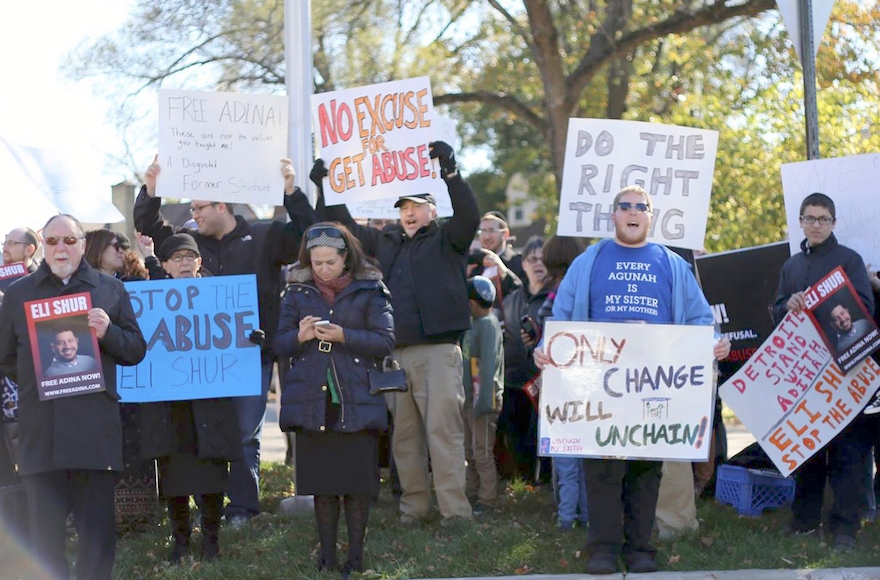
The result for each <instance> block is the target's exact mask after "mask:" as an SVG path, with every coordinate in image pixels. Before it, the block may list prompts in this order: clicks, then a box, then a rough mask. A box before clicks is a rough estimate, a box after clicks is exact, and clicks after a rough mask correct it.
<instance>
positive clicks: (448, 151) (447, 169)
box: [428, 141, 456, 178]
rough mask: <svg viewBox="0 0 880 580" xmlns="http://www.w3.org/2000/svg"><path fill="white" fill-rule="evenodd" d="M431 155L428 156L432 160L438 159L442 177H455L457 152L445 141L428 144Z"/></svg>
mask: <svg viewBox="0 0 880 580" xmlns="http://www.w3.org/2000/svg"><path fill="white" fill-rule="evenodd" d="M428 147H429V148H430V149H431V153H430V154H429V155H428V157H429V158H431V159H436V160H437V161H438V163H439V164H440V176H441V177H443V178H445V177H447V176H449V175H455V169H456V164H455V151H453V150H452V147H451V146H450V145H449V144H448V143H446V142H444V141H432V142H431V143H428Z"/></svg>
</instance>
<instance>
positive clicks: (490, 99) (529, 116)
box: [434, 91, 545, 131]
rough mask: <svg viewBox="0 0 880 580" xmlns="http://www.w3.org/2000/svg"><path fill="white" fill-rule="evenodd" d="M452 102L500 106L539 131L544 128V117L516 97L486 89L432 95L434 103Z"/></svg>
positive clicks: (447, 103)
mask: <svg viewBox="0 0 880 580" xmlns="http://www.w3.org/2000/svg"><path fill="white" fill-rule="evenodd" d="M452 103H480V104H492V105H496V106H499V107H502V108H504V109H506V110H508V111H510V112H511V113H513V114H514V115H516V116H517V117H520V118H522V119H523V120H524V121H525V122H526V123H528V124H529V125H531V126H532V127H534V128H535V129H537V130H539V131H543V130H544V124H545V122H544V119H543V118H542V117H541V116H540V115H538V114H536V113H535V112H534V111H532V110H531V109H530V108H529V107H528V106H527V105H526V104H524V103H522V102H521V101H519V100H518V99H517V98H516V97H513V96H510V95H503V94H498V93H491V92H488V91H476V92H471V93H449V94H445V95H434V104H435V105H449V104H452Z"/></svg>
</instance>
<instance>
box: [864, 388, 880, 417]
mask: <svg viewBox="0 0 880 580" xmlns="http://www.w3.org/2000/svg"><path fill="white" fill-rule="evenodd" d="M862 412H863V413H864V414H865V415H874V414H876V413H880V392H878V393H876V394H875V395H874V398H873V399H871V402H870V403H868V406H867V407H865V410H864V411H862Z"/></svg>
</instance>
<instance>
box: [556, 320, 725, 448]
mask: <svg viewBox="0 0 880 580" xmlns="http://www.w3.org/2000/svg"><path fill="white" fill-rule="evenodd" d="M714 343H715V341H714V339H713V329H712V327H711V326H684V325H668V324H613V323H603V322H557V321H548V322H547V324H546V327H545V330H544V352H545V353H546V354H547V356H548V357H549V358H550V361H551V362H550V364H549V365H547V367H545V369H544V371H543V377H542V387H541V394H540V406H539V419H538V424H539V426H538V428H539V436H538V437H539V454H540V455H542V456H548V455H550V456H556V457H559V456H572V457H618V458H620V457H623V458H629V459H669V460H681V461H705V460H706V459H707V457H708V454H709V440H710V438H711V437H712V416H713V409H714V404H715V383H714V375H713V368H712V361H713V360H714V356H713V354H712V349H713V346H714Z"/></svg>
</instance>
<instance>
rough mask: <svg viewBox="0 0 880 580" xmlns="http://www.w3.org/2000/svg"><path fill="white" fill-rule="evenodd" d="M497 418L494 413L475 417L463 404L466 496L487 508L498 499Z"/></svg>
mask: <svg viewBox="0 0 880 580" xmlns="http://www.w3.org/2000/svg"><path fill="white" fill-rule="evenodd" d="M500 406H501V405H500V404H499V405H498V407H500ZM498 414H499V412H498V411H493V412H491V413H486V414H485V415H481V416H480V417H475V416H474V409H473V408H472V407H470V406H469V405H468V404H467V403H466V404H465V407H464V440H465V442H466V443H467V444H466V445H465V449H464V456H465V459H466V460H467V473H466V481H467V485H466V489H467V493H468V496H471V497H473V496H474V495H476V497H477V501H479V502H480V503H482V504H486V505H488V506H491V505H494V503H495V498H496V497H497V495H498V468H497V467H496V466H495V431H496V430H497V428H498Z"/></svg>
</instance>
